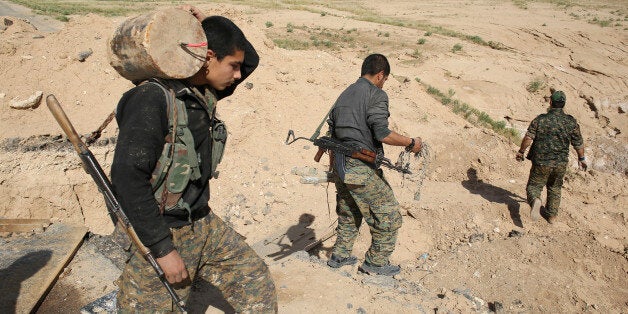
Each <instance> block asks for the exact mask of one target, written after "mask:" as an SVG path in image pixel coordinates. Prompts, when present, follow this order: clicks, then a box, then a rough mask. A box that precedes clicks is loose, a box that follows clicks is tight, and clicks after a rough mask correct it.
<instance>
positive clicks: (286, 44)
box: [273, 38, 310, 50]
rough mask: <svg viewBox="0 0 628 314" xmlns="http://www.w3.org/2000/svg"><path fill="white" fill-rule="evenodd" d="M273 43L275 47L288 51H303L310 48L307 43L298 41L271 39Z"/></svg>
mask: <svg viewBox="0 0 628 314" xmlns="http://www.w3.org/2000/svg"><path fill="white" fill-rule="evenodd" d="M273 42H274V43H275V45H277V47H280V48H284V49H289V50H305V49H308V48H309V47H310V43H309V42H307V41H302V40H298V39H285V38H277V39H273Z"/></svg>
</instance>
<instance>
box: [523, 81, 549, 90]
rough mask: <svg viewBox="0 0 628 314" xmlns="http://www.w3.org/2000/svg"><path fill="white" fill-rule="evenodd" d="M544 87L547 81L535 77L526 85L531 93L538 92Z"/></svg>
mask: <svg viewBox="0 0 628 314" xmlns="http://www.w3.org/2000/svg"><path fill="white" fill-rule="evenodd" d="M542 88H545V81H544V80H542V79H534V80H532V81H531V82H530V83H528V85H526V90H527V91H528V92H530V93H536V92H537V91H539V90H540V89H542Z"/></svg>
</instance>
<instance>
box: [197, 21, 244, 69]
mask: <svg viewBox="0 0 628 314" xmlns="http://www.w3.org/2000/svg"><path fill="white" fill-rule="evenodd" d="M201 24H202V25H203V31H205V36H206V37H207V49H211V50H212V51H213V52H214V53H215V54H216V58H218V60H221V59H222V58H224V57H226V56H229V55H232V54H234V53H235V52H236V50H241V51H244V48H245V47H246V37H244V33H242V30H240V28H239V27H238V26H237V25H235V24H234V23H233V22H232V21H231V20H230V19H228V18H226V17H223V16H210V17H208V18H206V19H204V20H203V22H202V23H201Z"/></svg>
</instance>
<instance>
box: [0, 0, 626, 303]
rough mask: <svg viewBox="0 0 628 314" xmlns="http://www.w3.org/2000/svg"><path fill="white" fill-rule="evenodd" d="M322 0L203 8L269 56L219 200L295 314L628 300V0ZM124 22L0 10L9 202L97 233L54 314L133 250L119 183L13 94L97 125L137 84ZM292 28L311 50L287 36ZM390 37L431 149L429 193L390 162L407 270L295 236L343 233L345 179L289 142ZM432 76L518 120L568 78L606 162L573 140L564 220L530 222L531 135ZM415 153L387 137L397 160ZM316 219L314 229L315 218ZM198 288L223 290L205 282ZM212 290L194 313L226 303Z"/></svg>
mask: <svg viewBox="0 0 628 314" xmlns="http://www.w3.org/2000/svg"><path fill="white" fill-rule="evenodd" d="M521 2H522V1H518V3H521ZM279 3H283V2H279ZM303 3H310V2H303ZM321 3H322V4H320V5H316V4H310V5H307V4H304V5H292V6H291V5H288V4H285V5H283V6H281V5H278V6H276V7H271V8H269V7H268V6H266V7H265V6H255V5H232V4H222V3H212V4H199V5H198V6H199V7H200V8H201V9H202V10H203V11H205V12H206V13H207V14H218V15H225V16H227V17H229V18H231V19H233V20H234V21H235V22H236V23H237V24H238V25H239V26H240V27H241V28H242V29H243V30H244V32H245V34H246V35H247V37H248V38H249V40H250V41H251V42H252V43H253V45H254V46H255V47H256V48H257V49H258V52H259V54H260V57H261V64H260V66H259V68H258V70H257V71H256V72H255V73H254V74H253V75H252V76H251V77H250V78H249V80H248V82H250V83H252V85H250V86H249V87H251V88H245V87H244V86H242V87H241V88H239V89H238V90H237V91H236V93H235V95H233V96H232V97H229V98H227V99H225V100H224V101H222V102H221V103H220V104H219V109H218V111H219V114H220V116H221V117H222V118H223V119H224V120H225V121H226V123H227V125H228V128H229V142H228V146H227V152H226V156H225V160H224V161H223V163H222V164H221V166H220V172H221V176H220V177H219V178H218V179H217V180H215V181H213V182H212V186H211V187H212V199H211V201H210V206H211V207H212V209H213V210H214V211H215V212H216V213H218V215H220V216H221V217H223V218H224V219H225V220H227V221H229V222H230V223H231V224H232V225H233V227H234V228H235V229H236V230H237V231H238V232H240V233H241V234H243V235H244V236H246V237H247V241H248V242H249V244H251V245H252V246H253V247H254V248H256V249H257V250H258V252H260V254H262V255H264V257H265V258H266V261H267V263H268V264H269V266H270V269H271V272H272V274H273V277H274V279H275V283H276V285H277V289H278V293H279V304H280V312H283V313H321V312H340V313H345V312H347V313H353V312H357V313H428V312H476V311H477V312H486V311H489V310H493V311H495V310H497V311H499V310H503V311H506V312H549V313H555V312H600V313H625V312H628V301H627V300H628V253H627V247H628V228H627V224H628V206H627V204H628V198H627V196H628V194H627V191H628V186H627V183H628V180H627V175H628V168H627V167H626V164H627V161H628V140H627V138H626V132H627V129H628V122H627V121H628V119H627V116H626V111H627V110H628V60H627V59H626V56H627V55H628V53H627V52H628V49H627V43H628V31H627V27H628V21H627V20H626V19H627V18H628V1H625V0H620V1H604V0H597V1H596V0H592V1H581V2H580V4H579V5H570V6H559V5H556V4H551V3H544V2H531V1H530V2H528V3H527V4H526V5H525V7H523V6H521V5H519V6H518V5H515V3H513V2H510V1H490V0H477V1H475V0H474V1H464V2H461V1H453V0H449V1H420V2H416V1H387V2H385V3H384V2H374V1H356V2H352V3H351V5H342V4H335V5H334V4H329V3H327V2H321ZM365 12H371V15H369V14H367V13H365ZM373 17H376V18H373ZM123 19H124V18H123V17H113V18H110V17H102V16H98V15H93V14H88V15H86V16H72V17H71V19H70V21H69V22H67V23H65V24H63V25H62V26H61V28H60V29H59V30H56V31H51V32H47V31H42V30H39V29H36V28H35V27H33V26H32V25H31V24H29V23H27V22H24V21H22V20H20V19H16V18H13V17H8V16H4V17H0V69H1V72H0V121H1V124H0V143H1V145H0V196H2V200H3V202H2V203H1V204H0V217H3V218H51V219H52V220H53V221H56V222H58V221H62V222H73V223H79V224H84V225H85V226H87V227H88V228H89V230H90V232H91V233H90V237H89V238H88V239H86V241H85V243H84V245H83V247H82V248H81V249H80V250H79V252H78V254H77V256H76V257H75V259H74V260H73V261H72V262H71V263H70V264H69V266H68V267H67V269H66V271H65V272H64V273H63V274H62V276H61V277H60V278H59V280H58V281H57V284H56V285H55V287H54V288H53V289H52V291H51V292H50V294H49V295H48V297H47V299H46V300H45V301H44V303H43V304H42V307H41V308H40V312H42V313H44V312H58V311H62V312H76V311H78V309H79V308H81V307H82V306H83V305H85V304H87V303H89V302H91V301H93V300H95V299H96V298H98V297H101V296H103V295H105V294H107V293H109V292H111V291H113V290H115V286H114V284H113V281H114V280H115V279H116V277H117V275H118V274H119V269H118V266H119V261H120V260H121V258H117V259H116V258H112V257H116V256H118V255H119V254H122V253H121V252H119V250H118V251H116V250H115V248H111V247H108V246H107V245H104V244H103V242H106V240H107V238H108V236H107V235H108V234H110V233H111V232H112V230H113V225H112V224H111V222H110V219H109V217H108V216H107V213H106V209H105V207H104V203H103V201H102V197H101V196H100V194H99V193H98V191H97V189H96V187H95V186H94V184H93V183H92V181H91V179H90V178H89V177H88V176H87V175H86V174H85V173H84V172H83V170H82V168H81V166H80V160H79V159H78V158H77V156H76V154H75V153H74V151H73V150H72V149H71V147H70V146H69V144H67V143H64V142H63V140H62V139H61V135H60V134H61V130H60V128H59V126H58V124H57V123H56V122H55V121H54V120H53V117H52V115H51V114H50V112H48V110H47V108H46V106H45V104H43V102H42V105H40V106H39V107H37V108H34V109H27V110H18V109H13V108H11V107H10V103H11V101H12V100H23V99H27V98H29V97H30V96H31V95H33V94H34V93H35V92H36V91H43V94H44V97H45V95H48V94H54V95H56V97H57V98H58V99H59V101H60V102H61V104H62V105H63V106H64V109H65V110H66V112H67V114H68V116H69V117H70V119H71V120H72V122H73V123H74V125H75V127H76V129H77V130H78V131H79V133H81V134H89V133H90V132H91V131H93V130H95V129H96V128H97V127H98V126H99V125H100V123H101V122H102V121H103V120H104V119H105V118H106V116H107V115H108V114H109V113H110V112H111V111H112V110H113V109H114V108H115V105H116V104H117V101H118V99H119V97H120V95H121V94H122V93H123V92H124V91H125V90H126V89H128V88H130V87H131V86H132V84H131V83H130V82H128V81H126V80H124V79H123V78H121V77H120V76H119V75H118V74H117V73H116V72H115V70H114V69H112V68H111V67H110V66H109V64H108V60H107V55H106V43H107V39H108V36H109V35H110V34H111V33H112V32H113V29H114V28H115V27H116V26H117V25H118V24H119V23H120V22H121V21H122V20H123ZM6 21H10V22H6ZM601 21H612V22H610V23H608V24H605V25H602V24H604V23H600V22H601ZM3 22H4V23H3ZM439 27H440V28H439ZM474 36H476V37H475V40H474ZM478 37H479V38H481V39H482V40H483V41H482V42H484V43H485V44H482V42H480V41H479V40H477V38H478ZM290 39H291V40H293V41H292V43H293V44H294V43H295V41H294V39H301V40H302V41H305V42H308V43H309V45H308V47H307V49H304V50H294V49H284V48H281V47H280V46H283V44H282V43H286V42H288V43H290V41H289V40H290ZM486 43H488V44H486ZM456 45H457V46H456ZM454 47H457V48H454ZM458 48H459V49H458ZM90 50H91V51H92V52H93V53H92V54H91V55H89V56H88V57H87V58H86V59H85V60H84V61H83V62H81V61H79V60H78V59H79V55H82V54H83V53H84V52H86V51H90ZM373 52H379V53H383V54H385V55H386V56H387V57H388V58H389V60H390V62H391V65H392V75H391V79H389V80H388V82H387V83H386V85H385V87H384V90H385V91H387V93H388V95H389V97H390V109H391V118H390V122H391V126H392V128H393V129H394V130H396V131H398V132H400V133H402V134H406V135H409V136H421V137H422V138H423V139H424V141H425V142H426V143H428V144H429V146H430V148H431V149H430V159H429V164H428V168H427V169H426V170H427V177H426V178H425V180H424V181H423V184H422V186H421V189H420V191H417V186H416V183H414V182H411V181H409V180H403V179H402V177H401V176H400V175H399V174H397V173H395V172H391V171H388V170H385V171H386V175H387V178H388V179H389V181H390V182H391V184H392V185H393V189H394V191H395V193H396V196H397V198H398V200H399V201H400V203H401V204H402V208H403V214H404V225H403V227H402V228H401V230H400V236H399V241H398V244H397V249H396V251H395V253H394V254H393V256H392V261H393V262H395V263H398V264H400V265H401V266H402V272H401V274H400V275H398V276H396V277H395V278H394V279H390V278H378V277H370V276H365V275H363V274H360V273H358V272H357V266H356V267H349V266H346V267H343V268H341V269H339V270H332V269H330V268H328V267H327V266H326V265H325V264H324V262H325V261H326V259H327V254H329V249H330V247H331V246H332V245H333V241H334V237H331V238H329V239H327V240H326V241H324V242H323V243H322V245H321V246H319V247H317V248H315V249H313V250H310V251H309V254H308V253H306V252H304V251H300V250H299V249H298V248H297V247H296V246H295V248H294V249H292V248H291V242H290V241H289V240H293V241H295V242H298V241H297V240H301V241H302V240H303V239H302V238H303V235H304V234H305V236H306V238H307V239H309V238H316V239H319V238H321V237H324V236H325V235H327V234H328V233H329V232H330V230H332V229H333V223H334V221H335V214H334V207H335V190H334V187H333V185H329V186H328V185H327V184H317V185H312V184H302V183H300V181H299V180H300V176H299V175H295V174H293V172H294V171H293V168H295V167H297V168H302V167H310V168H315V169H317V171H319V172H322V171H324V170H325V169H326V167H327V164H326V163H325V162H322V163H321V164H317V163H315V162H314V161H313V160H312V157H313V155H314V153H315V148H314V147H313V146H312V145H311V144H310V143H308V142H305V141H299V142H296V143H294V144H292V145H289V146H287V145H285V144H284V140H285V137H286V134H287V132H288V130H289V129H292V130H294V132H295V133H296V134H297V136H307V137H309V136H310V135H311V134H312V132H313V131H314V129H315V128H316V127H317V126H318V124H319V123H320V121H321V119H322V118H323V116H324V114H325V113H326V112H327V110H328V109H329V107H330V106H331V105H332V104H333V102H334V100H335V98H336V97H337V96H338V95H339V94H340V92H341V91H342V90H343V89H344V88H345V87H346V86H347V85H349V84H351V83H353V82H354V81H355V80H356V79H357V77H358V76H359V67H360V64H361V60H362V59H363V58H364V57H365V56H366V55H367V54H369V53H373ZM83 55H84V54H83ZM533 83H536V85H535V84H533ZM427 85H429V86H432V87H433V88H436V89H438V90H440V91H442V93H444V94H447V95H449V96H450V97H451V98H452V99H455V100H458V101H460V102H464V103H466V104H468V105H469V106H471V107H474V108H476V109H478V110H480V111H483V112H485V113H486V114H488V116H490V117H491V118H493V119H494V120H497V121H505V122H506V124H507V126H508V127H512V128H514V129H516V130H517V131H518V132H519V134H523V133H524V132H525V129H526V127H527V125H528V123H529V121H530V120H531V119H533V118H534V117H535V116H536V115H538V114H540V113H542V112H544V111H545V110H546V108H547V106H548V102H547V98H546V97H547V96H549V89H550V88H555V89H561V90H563V91H565V92H566V94H567V105H566V109H565V111H566V112H567V113H569V114H571V115H573V116H574V117H576V118H577V119H578V121H579V123H580V126H581V129H582V133H583V136H584V139H585V145H586V156H587V159H588V162H589V165H590V168H589V170H588V171H586V172H583V171H578V169H577V165H576V161H575V155H574V154H573V153H571V155H570V164H569V170H568V174H567V176H566V179H565V186H564V189H563V198H562V203H561V212H560V216H559V220H558V223H556V224H553V225H550V224H548V223H547V222H545V221H544V220H542V221H537V222H532V221H531V220H530V217H529V207H528V206H527V204H526V203H525V201H524V199H525V183H526V180H527V174H528V170H529V167H530V164H529V162H528V161H526V162H524V163H518V162H516V161H515V159H514V156H515V152H516V150H517V148H518V144H519V143H518V142H513V141H512V140H509V139H508V138H506V137H504V136H502V135H499V134H497V133H495V132H494V131H492V130H491V129H488V128H485V127H482V126H480V125H479V124H477V123H474V120H473V119H470V120H469V119H465V118H464V117H463V116H461V115H458V114H456V113H454V112H453V111H452V109H451V106H445V105H443V104H442V103H441V102H440V101H438V100H437V99H435V98H434V97H433V96H432V95H431V94H430V93H428V89H427ZM535 86H536V87H538V88H533V87H535ZM115 136H116V125H115V121H114V122H113V123H112V124H111V125H110V126H109V127H108V128H107V129H106V130H105V133H104V135H103V140H101V141H100V142H98V143H96V144H95V145H93V146H92V147H91V149H92V151H93V153H94V154H95V155H96V157H97V158H98V159H99V161H100V163H101V165H102V166H103V167H104V168H105V169H106V170H107V171H108V170H109V166H110V163H111V160H112V157H113V151H114V144H113V142H114V141H115ZM399 152H400V149H398V148H395V147H390V148H388V149H387V155H388V157H389V158H391V159H393V160H395V159H396V156H397V155H398V153H399ZM323 161H325V158H324V159H323ZM416 192H420V199H419V200H418V201H417V200H415V199H414V196H415V194H416ZM304 214H307V215H305V216H304V217H310V216H308V215H311V216H313V217H314V220H313V221H312V222H311V224H306V223H303V222H302V223H299V222H300V220H299V218H300V217H301V216H302V215H304ZM330 226H332V227H331V228H330ZM284 234H285V236H283V235H284ZM6 236H8V237H11V236H18V235H6ZM369 242H370V239H369V233H368V229H367V228H365V227H363V228H362V230H361V234H360V236H359V239H358V241H357V244H356V247H355V250H354V253H355V254H356V255H357V256H358V257H360V258H363V254H364V252H365V251H366V249H367V247H368V244H369ZM103 247H106V248H109V249H111V250H110V251H106V252H104V253H103V252H102V251H99V250H102V249H103ZM122 259H123V258H122ZM196 290H197V291H199V292H203V291H208V290H211V289H210V288H209V287H206V286H204V285H203V284H202V283H198V288H197V289H196ZM199 295H201V294H200V293H199V294H197V295H194V296H193V300H192V302H190V303H191V304H192V306H193V310H194V311H196V312H202V311H204V310H207V311H209V312H212V311H218V310H219V309H222V310H225V311H228V307H227V306H225V305H224V303H220V302H219V301H215V300H210V301H208V300H207V299H204V298H202V297H199Z"/></svg>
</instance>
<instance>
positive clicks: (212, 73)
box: [205, 50, 244, 90]
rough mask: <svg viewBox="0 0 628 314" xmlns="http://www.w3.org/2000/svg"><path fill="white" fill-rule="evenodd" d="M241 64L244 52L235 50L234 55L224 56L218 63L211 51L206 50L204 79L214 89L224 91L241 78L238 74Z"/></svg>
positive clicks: (240, 74)
mask: <svg viewBox="0 0 628 314" xmlns="http://www.w3.org/2000/svg"><path fill="white" fill-rule="evenodd" d="M242 62H244V51H242V50H236V51H235V53H233V54H231V55H228V56H225V57H224V58H222V60H220V61H218V58H216V55H215V54H214V52H213V51H211V50H208V52H207V63H208V65H207V73H206V74H205V79H206V80H207V82H208V84H209V85H210V86H211V87H213V88H214V89H216V90H224V89H225V88H227V87H229V86H230V85H231V84H233V83H234V82H235V81H236V80H239V79H240V78H242V73H240V67H241V66H242Z"/></svg>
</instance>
